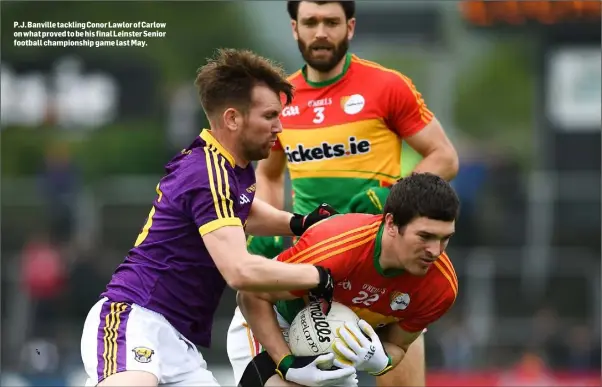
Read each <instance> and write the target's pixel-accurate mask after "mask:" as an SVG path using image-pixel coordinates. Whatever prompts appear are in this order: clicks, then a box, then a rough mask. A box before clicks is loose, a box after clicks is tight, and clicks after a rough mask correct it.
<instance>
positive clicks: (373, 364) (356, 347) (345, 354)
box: [332, 320, 393, 376]
mask: <svg viewBox="0 0 602 387" xmlns="http://www.w3.org/2000/svg"><path fill="white" fill-rule="evenodd" d="M358 327H359V328H358ZM337 336H338V339H337V340H335V342H334V343H333V345H332V347H333V349H334V351H335V352H336V353H337V355H338V357H340V358H337V359H335V361H334V365H335V366H337V367H344V366H353V367H355V368H356V369H357V370H358V371H366V372H369V373H370V374H372V375H375V376H379V375H383V374H385V373H386V372H388V371H389V370H391V368H393V366H392V364H391V358H390V357H389V355H388V354H387V352H386V351H385V349H384V348H383V345H382V343H381V342H380V339H379V337H378V335H377V334H376V332H375V331H374V329H372V327H371V326H370V324H368V323H367V322H366V321H364V320H359V321H358V323H357V326H356V325H354V324H350V323H345V325H344V326H343V328H339V329H337Z"/></svg>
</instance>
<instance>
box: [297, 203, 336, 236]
mask: <svg viewBox="0 0 602 387" xmlns="http://www.w3.org/2000/svg"><path fill="white" fill-rule="evenodd" d="M335 214H338V212H337V210H335V209H334V208H332V207H331V206H329V205H328V204H326V203H322V204H320V205H319V206H318V207H316V208H315V209H314V210H313V211H312V212H310V213H309V214H307V215H301V214H293V217H292V218H291V222H290V227H291V231H292V232H293V234H295V235H296V236H301V235H302V234H303V233H304V232H305V231H306V230H307V229H308V228H310V227H311V226H313V225H314V224H316V223H318V222H319V221H321V220H324V219H326V218H328V217H330V216H332V215H335Z"/></svg>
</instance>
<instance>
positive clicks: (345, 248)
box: [307, 233, 377, 265]
mask: <svg viewBox="0 0 602 387" xmlns="http://www.w3.org/2000/svg"><path fill="white" fill-rule="evenodd" d="M376 235H377V233H373V234H372V235H369V236H368V237H366V238H364V239H362V240H360V241H359V242H356V243H353V244H346V245H344V246H342V247H341V248H339V249H338V250H334V251H331V252H329V253H327V254H324V255H320V256H319V257H318V258H316V259H314V260H312V261H310V262H307V263H311V264H312V265H315V264H317V263H318V262H322V261H323V260H325V259H328V258H330V257H332V256H333V255H337V254H343V253H344V252H346V251H349V250H353V249H355V248H356V247H359V246H362V245H365V244H366V243H370V242H372V241H373V240H374V239H376Z"/></svg>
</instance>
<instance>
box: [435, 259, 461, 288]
mask: <svg viewBox="0 0 602 387" xmlns="http://www.w3.org/2000/svg"><path fill="white" fill-rule="evenodd" d="M439 262H441V263H443V264H444V265H445V267H446V268H447V271H449V272H450V273H451V274H452V276H453V278H455V279H456V284H457V283H458V275H457V274H456V271H455V270H454V265H452V263H451V260H450V259H449V256H448V255H447V254H445V253H443V254H441V255H440V256H439Z"/></svg>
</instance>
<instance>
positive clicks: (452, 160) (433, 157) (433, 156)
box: [413, 148, 459, 181]
mask: <svg viewBox="0 0 602 387" xmlns="http://www.w3.org/2000/svg"><path fill="white" fill-rule="evenodd" d="M458 167H459V162H458V155H457V154H456V152H455V150H453V148H452V149H441V150H435V151H433V152H432V153H429V154H428V155H427V156H426V157H425V158H423V159H422V160H421V161H420V162H419V163H418V164H417V165H416V167H415V168H414V170H413V172H417V173H422V172H430V173H433V174H435V175H437V176H440V177H442V178H443V179H445V180H447V181H451V180H452V179H453V178H454V177H456V175H457V173H458Z"/></svg>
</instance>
